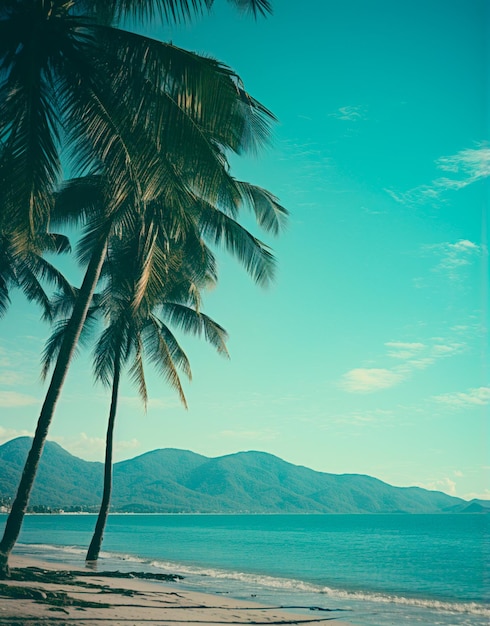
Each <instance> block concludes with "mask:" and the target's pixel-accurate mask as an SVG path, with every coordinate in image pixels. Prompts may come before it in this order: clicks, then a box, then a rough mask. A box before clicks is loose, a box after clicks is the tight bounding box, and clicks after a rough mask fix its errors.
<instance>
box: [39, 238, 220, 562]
mask: <svg viewBox="0 0 490 626" xmlns="http://www.w3.org/2000/svg"><path fill="white" fill-rule="evenodd" d="M143 229H144V226H143V228H142V230H143ZM142 235H143V236H142ZM158 239H159V241H157V244H156V245H157V247H158V251H156V250H155V251H154V252H153V255H152V256H153V257H154V259H153V262H152V263H151V264H150V268H149V270H146V269H145V266H147V264H148V257H147V250H146V246H145V236H144V233H142V232H141V231H140V232H139V233H137V234H136V236H135V237H133V238H132V240H127V239H126V240H124V241H121V240H120V239H118V238H115V239H114V240H113V241H112V245H111V246H110V251H109V253H108V255H107V259H106V262H105V264H104V268H103V272H102V274H103V280H104V283H105V286H104V289H103V291H102V292H101V293H99V294H97V297H96V298H95V299H94V305H93V306H92V307H91V312H90V313H91V314H90V318H89V319H90V321H92V320H93V318H94V317H95V316H97V315H99V316H102V317H103V319H104V320H105V324H106V326H105V329H104V331H103V332H102V333H101V335H100V337H99V340H98V341H97V343H96V346H95V350H94V357H95V358H94V373H95V378H96V379H97V380H99V381H101V382H102V383H103V384H105V385H106V386H107V387H109V388H111V403H110V411H109V419H108V425H107V435H106V449H105V464H104V487H103V495H102V502H101V506H100V510H99V514H98V517H97V521H96V525H95V529H94V533H93V537H92V540H91V542H90V546H89V549H88V552H87V557H86V560H87V561H96V560H97V559H98V556H99V552H100V548H101V545H102V540H103V534H104V529H105V525H106V521H107V517H108V513H109V506H110V499H111V491H112V457H113V437H114V426H115V419H116V413H117V403H118V394H119V385H120V379H121V374H122V371H123V368H124V367H125V365H127V364H129V365H130V368H129V373H130V376H131V378H132V379H133V380H134V382H135V383H136V385H137V387H138V390H139V394H140V396H141V398H142V400H143V403H144V405H145V408H146V404H147V401H148V393H147V388H146V382H145V372H144V357H145V355H146V359H147V360H148V361H149V362H151V363H153V364H154V365H156V366H157V368H158V370H159V372H160V373H161V374H162V375H163V376H164V377H165V379H166V380H167V381H168V382H169V383H170V385H171V386H172V387H173V388H174V389H175V390H176V391H177V392H178V395H179V397H180V400H181V402H182V403H183V405H184V406H185V407H186V408H187V402H186V398H185V394H184V390H183V387H182V384H181V381H180V376H179V369H180V370H181V371H182V372H183V373H184V374H185V375H186V376H188V377H189V378H190V377H191V370H190V365H189V362H188V360H187V357H186V355H185V353H184V351H183V350H182V348H181V346H180V345H179V342H178V341H177V339H176V338H175V336H174V334H173V332H172V330H171V328H170V326H177V327H178V328H179V329H180V330H183V331H184V332H187V333H193V334H198V335H200V334H204V336H205V338H206V339H207V341H209V342H210V343H211V344H212V345H213V346H214V347H215V348H216V349H217V351H218V352H219V353H221V354H225V355H227V350H226V345H225V340H226V332H225V331H224V329H223V328H222V327H221V326H219V325H218V324H217V323H216V322H214V321H213V320H212V319H211V318H209V317H208V316H206V315H204V314H203V313H202V312H201V311H200V288H203V287H206V286H210V285H213V284H215V281H216V272H215V262H214V257H213V255H212V254H211V253H210V252H209V251H207V250H206V249H205V247H204V248H203V252H205V254H203V255H202V256H201V264H199V266H198V265H196V264H192V265H190V264H189V263H188V255H184V254H183V251H182V250H181V249H175V248H172V246H171V245H170V246H169V243H170V242H168V241H166V240H165V238H164V237H159V238H158ZM172 243H174V242H172ZM162 244H163V245H162ZM201 265H202V267H201ZM145 272H147V273H148V277H147V279H146V280H145V290H144V294H143V295H142V297H139V298H137V296H136V292H137V291H138V290H140V289H141V286H140V279H141V275H142V273H145ZM136 300H138V304H137V306H135V301H136ZM71 305H72V299H71V298H70V297H68V298H67V297H66V296H64V297H62V298H61V299H59V300H58V302H57V306H56V309H57V311H58V312H63V313H64V312H66V309H67V306H68V309H69V308H70V307H71ZM65 324H66V321H62V322H60V323H59V324H58V326H57V329H56V331H55V332H54V333H53V335H52V337H51V338H50V340H49V341H48V343H47V345H46V349H45V352H44V355H43V356H44V359H43V361H44V363H43V365H44V367H43V374H45V373H46V372H47V370H48V368H49V366H50V364H51V362H52V360H53V358H54V356H55V354H56V351H57V349H58V347H59V345H60V339H61V337H62V334H63V331H64V327H65Z"/></svg>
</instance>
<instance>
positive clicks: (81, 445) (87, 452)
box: [50, 432, 141, 461]
mask: <svg viewBox="0 0 490 626" xmlns="http://www.w3.org/2000/svg"><path fill="white" fill-rule="evenodd" d="M50 439H52V441H56V443H59V444H60V446H62V447H63V448H65V450H68V452H70V453H71V454H73V455H74V456H78V457H80V458H82V459H85V460H87V461H103V460H104V456H105V439H103V438H101V437H89V436H88V435H87V434H86V433H83V432H82V433H80V434H79V435H78V436H75V437H51V438H50ZM140 445H141V444H140V442H139V441H138V440H137V439H131V440H130V441H116V442H114V456H115V457H117V456H118V453H124V451H126V450H134V449H136V448H139V447H140Z"/></svg>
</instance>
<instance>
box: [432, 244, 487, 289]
mask: <svg viewBox="0 0 490 626" xmlns="http://www.w3.org/2000/svg"><path fill="white" fill-rule="evenodd" d="M423 250H424V251H425V252H429V253H431V254H435V256H436V257H437V258H438V263H437V265H436V266H435V268H434V270H435V271H437V272H444V273H446V274H447V275H448V276H449V278H451V279H453V280H454V279H457V278H458V277H459V270H460V269H461V268H463V267H466V266H468V265H471V263H472V262H473V261H474V260H475V259H477V258H479V257H480V256H481V255H482V254H483V253H484V248H483V246H480V245H478V244H476V243H474V242H473V241H470V240H469V239H460V240H459V241H456V242H454V243H452V242H443V243H438V244H432V245H426V246H424V247H423Z"/></svg>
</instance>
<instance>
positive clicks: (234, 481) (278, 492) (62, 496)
mask: <svg viewBox="0 0 490 626" xmlns="http://www.w3.org/2000/svg"><path fill="white" fill-rule="evenodd" d="M30 444H31V440H30V438H28V437H19V438H18V439H13V440H11V441H8V442H7V443H5V444H3V445H2V446H0V498H8V497H13V496H14V495H15V489H16V487H17V483H18V480H19V477H20V472H21V470H22V467H23V464H24V460H25V458H26V455H27V452H28V450H29V447H30ZM102 478H103V465H102V463H94V462H89V461H84V460H82V459H79V458H77V457H75V456H73V455H71V454H69V453H68V452H67V451H66V450H64V449H63V448H62V447H61V446H59V445H58V444H56V443H53V442H50V441H48V442H47V443H46V446H45V449H44V452H43V457H42V459H41V464H40V469H39V473H38V476H37V478H36V482H35V485H34V489H33V493H32V497H31V505H32V506H36V505H37V506H39V505H44V506H48V507H51V508H63V509H73V508H76V507H80V508H82V509H84V510H91V509H94V510H95V509H96V508H97V507H98V504H99V501H100V497H101V491H102ZM470 504H471V503H468V502H466V501H464V500H461V499H460V498H454V497H451V496H449V495H447V494H445V493H441V492H437V491H428V490H426V489H421V488H419V487H393V486H392V485H388V484H387V483H384V482H382V481H381V480H378V479H376V478H372V477H370V476H363V475H357V474H342V475H336V474H327V473H323V472H316V471H313V470H311V469H308V468H306V467H301V466H297V465H292V464H291V463H287V462H286V461H283V460H282V459H280V458H278V457H275V456H273V455H271V454H266V453H264V452H239V453H237V454H230V455H227V456H221V457H217V458H208V457H205V456H202V455H199V454H195V453H193V452H189V451H186V450H175V449H163V450H153V451H152V452H147V453H146V454H142V455H141V456H138V457H135V458H133V459H129V460H127V461H122V462H120V463H116V464H115V465H114V489H113V506H112V510H113V511H127V512H130V511H131V512H167V513H177V512H185V513H197V512H199V513H443V512H459V511H464V510H467V508H468V506H469V505H470ZM475 506H476V505H475ZM476 508H478V510H480V509H482V508H483V509H484V508H485V507H484V506H483V505H481V506H479V507H476ZM470 510H471V509H470Z"/></svg>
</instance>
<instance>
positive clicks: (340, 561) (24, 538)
mask: <svg viewBox="0 0 490 626" xmlns="http://www.w3.org/2000/svg"><path fill="white" fill-rule="evenodd" d="M5 518H6V516H5V515H2V516H0V528H3V525H4V522H5ZM94 523H95V516H93V515H83V514H81V515H28V516H26V518H25V522H24V526H23V530H22V533H21V536H20V539H19V543H18V545H17V546H16V548H15V551H16V552H17V553H18V554H31V555H35V556H39V557H42V558H45V559H53V560H57V561H58V560H62V561H64V562H65V563H66V564H67V565H68V566H69V565H70V564H77V565H80V564H82V563H83V559H84V556H85V550H86V547H87V545H88V543H89V541H90V538H91V533H92V529H93V526H94ZM103 548H104V551H103V553H102V554H101V560H100V563H99V566H98V567H99V569H119V570H124V571H128V570H136V569H138V570H145V571H158V572H163V573H175V574H181V575H183V576H184V577H185V579H184V580H183V581H182V582H177V583H176V584H177V585H179V586H182V587H185V588H188V589H193V590H198V591H203V592H212V593H219V594H228V595H230V596H232V597H236V598H240V599H253V600H255V601H258V602H261V603H265V604H269V605H274V606H282V607H287V608H288V610H290V611H292V612H294V611H296V612H302V613H309V614H311V612H312V611H315V616H316V615H317V613H316V612H317V611H325V613H324V614H323V613H322V615H325V616H327V615H328V617H332V618H338V619H340V620H345V621H347V622H350V623H351V624H353V625H356V626H388V625H391V626H392V625H396V626H399V625H400V624H407V625H411V624H417V625H420V626H437V625H441V626H488V624H489V622H490V515H478V514H475V515H472V514H461V515H136V514H128V515H111V516H110V517H109V520H108V524H107V529H106V533H105V538H104V545H103Z"/></svg>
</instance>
